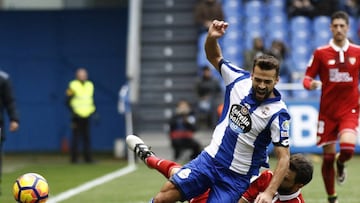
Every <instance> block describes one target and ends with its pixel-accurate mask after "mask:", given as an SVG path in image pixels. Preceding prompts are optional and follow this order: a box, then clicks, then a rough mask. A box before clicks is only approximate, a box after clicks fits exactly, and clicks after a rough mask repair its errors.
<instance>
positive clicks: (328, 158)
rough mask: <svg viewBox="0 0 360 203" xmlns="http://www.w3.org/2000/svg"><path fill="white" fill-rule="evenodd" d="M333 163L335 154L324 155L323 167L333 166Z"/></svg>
mask: <svg viewBox="0 0 360 203" xmlns="http://www.w3.org/2000/svg"><path fill="white" fill-rule="evenodd" d="M334 161H335V154H333V153H325V154H324V156H323V163H324V165H325V166H333V164H334Z"/></svg>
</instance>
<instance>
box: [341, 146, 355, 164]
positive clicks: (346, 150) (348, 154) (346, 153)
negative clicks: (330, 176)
mask: <svg viewBox="0 0 360 203" xmlns="http://www.w3.org/2000/svg"><path fill="white" fill-rule="evenodd" d="M354 152H355V145H354V144H349V143H341V144H340V156H339V161H340V162H341V163H344V162H345V161H348V160H350V159H351V158H352V156H353V155H354Z"/></svg>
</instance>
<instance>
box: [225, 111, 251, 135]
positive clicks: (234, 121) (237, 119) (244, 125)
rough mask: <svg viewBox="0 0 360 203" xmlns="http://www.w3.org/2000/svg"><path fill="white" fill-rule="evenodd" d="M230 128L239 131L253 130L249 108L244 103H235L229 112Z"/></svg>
mask: <svg viewBox="0 0 360 203" xmlns="http://www.w3.org/2000/svg"><path fill="white" fill-rule="evenodd" d="M229 118H230V119H229V122H230V123H229V125H230V128H231V129H232V130H233V131H235V132H237V133H247V132H249V131H250V130H251V117H250V113H249V109H248V108H246V107H245V106H243V105H241V104H240V105H239V104H234V105H232V106H231V109H230V113H229Z"/></svg>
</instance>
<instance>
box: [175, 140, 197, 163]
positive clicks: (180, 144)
mask: <svg viewBox="0 0 360 203" xmlns="http://www.w3.org/2000/svg"><path fill="white" fill-rule="evenodd" d="M171 145H172V147H173V150H174V159H175V160H177V159H179V158H180V156H181V155H182V153H183V152H184V151H185V150H186V149H191V151H192V153H191V155H190V157H189V158H190V160H191V159H194V158H195V157H197V155H198V154H199V153H200V152H201V145H200V143H199V142H197V141H196V140H195V139H193V138H179V139H172V140H171Z"/></svg>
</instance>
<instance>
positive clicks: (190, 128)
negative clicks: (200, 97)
mask: <svg viewBox="0 0 360 203" xmlns="http://www.w3.org/2000/svg"><path fill="white" fill-rule="evenodd" d="M169 127H170V130H169V136H170V139H171V146H172V148H173V151H174V159H175V160H177V161H178V160H179V158H180V157H181V155H182V153H183V152H184V150H186V149H190V150H191V155H190V157H189V160H190V159H194V158H195V157H196V156H197V155H198V154H199V153H200V152H201V145H200V143H199V142H198V141H197V140H196V139H195V138H194V133H195V131H196V118H195V115H194V112H193V110H192V108H191V105H190V103H189V102H188V101H186V100H180V101H178V103H177V104H176V109H175V114H174V115H173V116H172V117H171V119H170V121H169Z"/></svg>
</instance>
